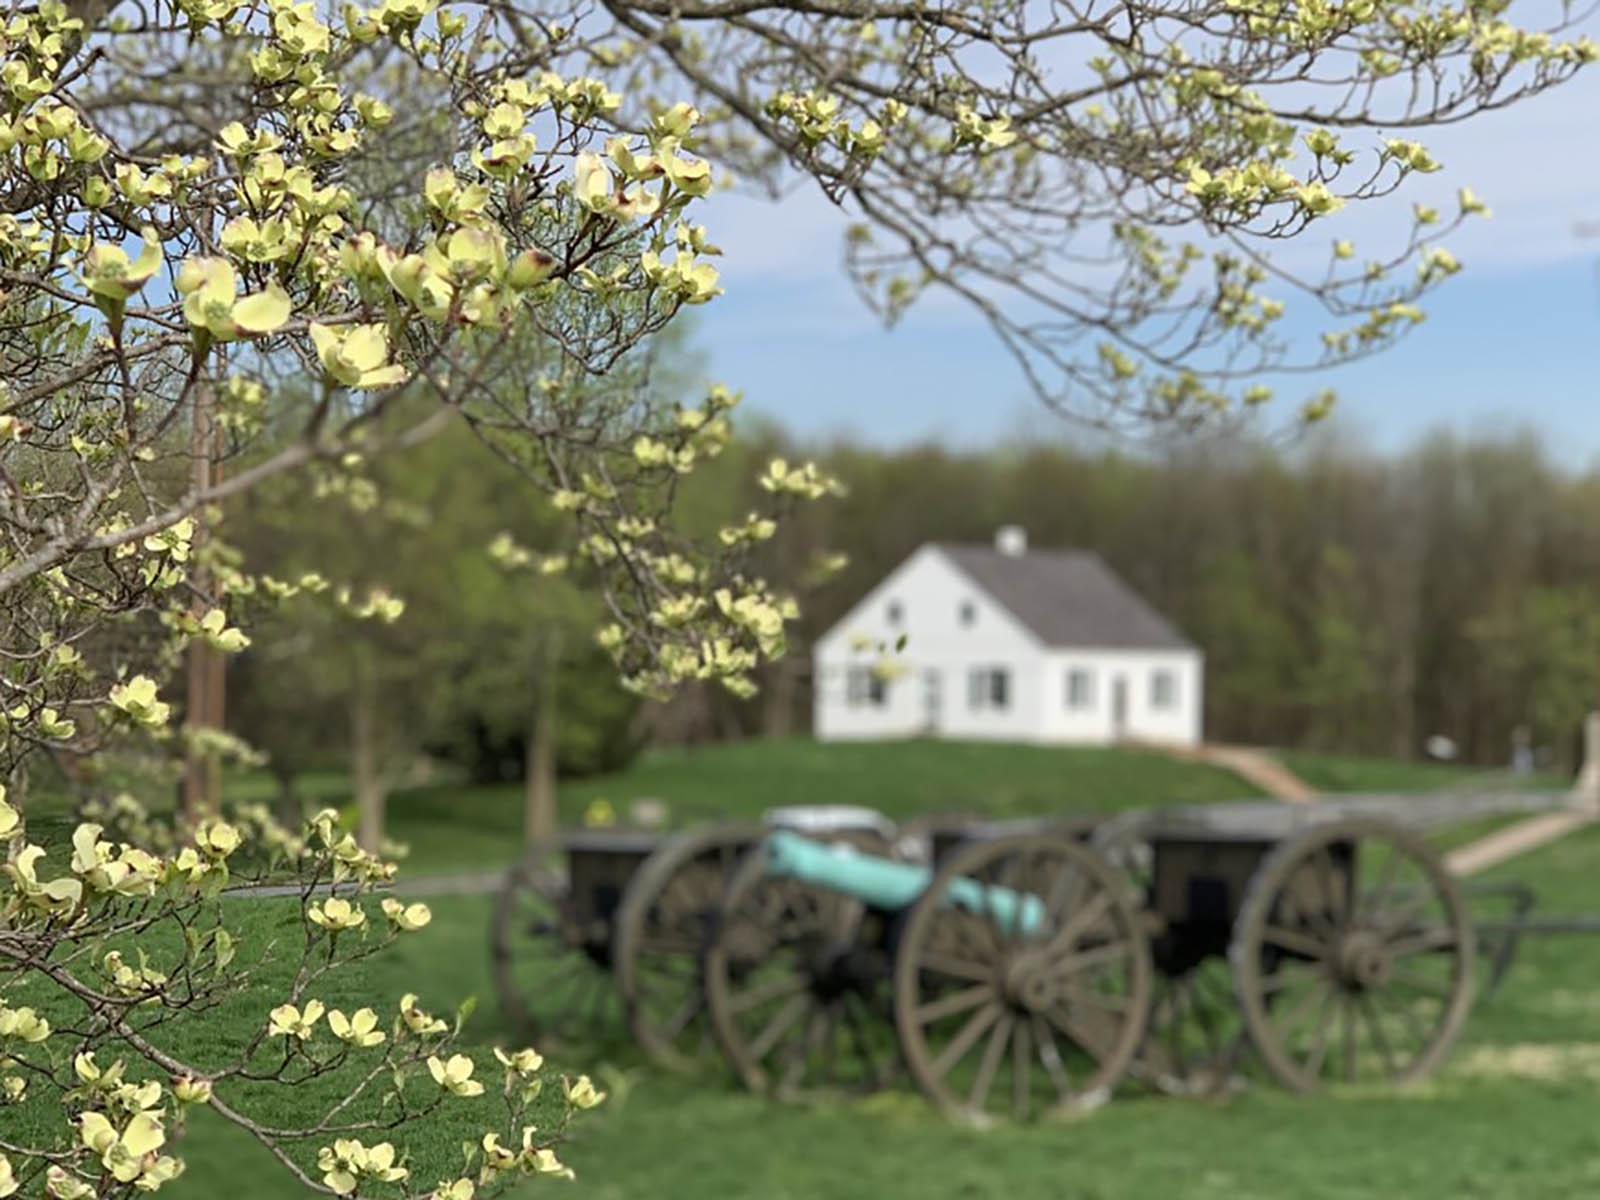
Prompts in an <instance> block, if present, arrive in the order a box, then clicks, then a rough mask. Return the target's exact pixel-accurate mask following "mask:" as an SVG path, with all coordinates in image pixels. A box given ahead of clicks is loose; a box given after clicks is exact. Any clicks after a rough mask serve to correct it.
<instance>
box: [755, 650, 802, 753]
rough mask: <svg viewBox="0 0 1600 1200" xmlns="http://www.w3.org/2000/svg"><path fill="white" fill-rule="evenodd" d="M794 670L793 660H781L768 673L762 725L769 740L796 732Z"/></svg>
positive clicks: (762, 709)
mask: <svg viewBox="0 0 1600 1200" xmlns="http://www.w3.org/2000/svg"><path fill="white" fill-rule="evenodd" d="M794 668H795V663H794V660H793V659H788V658H780V659H779V660H778V661H777V662H775V663H773V664H772V667H771V669H770V670H769V671H768V672H767V686H766V690H765V695H764V699H763V703H762V706H761V725H762V732H763V733H764V734H765V735H766V736H767V737H769V738H781V737H788V736H789V735H790V734H792V733H793V732H794V693H795V669H794Z"/></svg>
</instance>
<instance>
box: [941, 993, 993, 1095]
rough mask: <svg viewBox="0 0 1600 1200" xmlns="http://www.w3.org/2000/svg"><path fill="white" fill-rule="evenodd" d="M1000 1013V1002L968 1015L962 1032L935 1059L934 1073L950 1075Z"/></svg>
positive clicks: (987, 1005)
mask: <svg viewBox="0 0 1600 1200" xmlns="http://www.w3.org/2000/svg"><path fill="white" fill-rule="evenodd" d="M1000 1015H1001V1009H1000V1006H999V1005H998V1004H986V1005H984V1006H983V1007H982V1008H980V1009H979V1010H978V1011H977V1012H975V1013H973V1014H972V1016H970V1017H968V1018H967V1023H966V1024H965V1025H963V1026H962V1027H961V1030H960V1032H959V1033H957V1034H956V1036H955V1037H954V1038H953V1039H951V1041H950V1044H949V1045H947V1046H946V1047H945V1048H944V1050H943V1052H942V1053H941V1054H940V1055H939V1057H938V1058H936V1059H934V1060H933V1073H934V1074H935V1075H937V1076H940V1077H941V1078H942V1077H943V1076H945V1075H948V1074H949V1073H950V1068H951V1067H953V1066H955V1065H956V1063H958V1062H959V1061H961V1057H962V1055H964V1054H966V1052H967V1051H968V1050H970V1049H972V1046H973V1043H975V1042H976V1041H977V1040H978V1038H979V1037H981V1036H982V1035H983V1031H984V1030H986V1029H988V1028H989V1026H991V1025H993V1024H994V1023H995V1022H996V1021H998V1020H999V1019H1000Z"/></svg>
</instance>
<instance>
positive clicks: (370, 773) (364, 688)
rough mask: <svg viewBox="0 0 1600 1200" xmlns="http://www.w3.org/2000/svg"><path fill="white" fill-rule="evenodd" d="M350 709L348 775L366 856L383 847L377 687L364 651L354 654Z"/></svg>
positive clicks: (382, 785)
mask: <svg viewBox="0 0 1600 1200" xmlns="http://www.w3.org/2000/svg"><path fill="white" fill-rule="evenodd" d="M354 676H355V678H354V680H353V682H354V685H355V686H354V687H353V688H352V690H351V706H350V771H351V774H352V776H353V777H354V784H355V793H356V820H357V824H356V841H357V842H359V843H360V845H361V848H362V849H363V850H365V851H367V852H368V853H370V854H377V853H378V852H379V850H380V848H381V847H382V845H383V825H384V804H385V801H386V799H387V796H386V794H385V792H386V789H385V786H384V776H383V772H382V770H381V769H380V768H379V766H378V714H377V706H378V704H377V701H378V695H377V687H376V683H375V680H374V679H373V673H372V663H371V661H370V659H369V658H368V652H367V650H366V648H365V647H358V648H357V650H356V661H355V671H354Z"/></svg>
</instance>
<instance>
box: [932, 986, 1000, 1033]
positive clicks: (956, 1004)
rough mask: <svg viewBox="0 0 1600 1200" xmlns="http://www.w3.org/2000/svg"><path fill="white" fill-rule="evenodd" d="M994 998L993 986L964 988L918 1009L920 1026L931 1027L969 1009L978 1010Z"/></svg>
mask: <svg viewBox="0 0 1600 1200" xmlns="http://www.w3.org/2000/svg"><path fill="white" fill-rule="evenodd" d="M993 997H994V986H993V985H992V984H988V983H978V984H974V985H973V986H972V987H969V988H963V989H962V990H961V991H959V992H952V993H951V994H950V995H948V996H945V997H944V998H943V999H940V1000H934V1001H932V1002H931V1003H928V1004H924V1005H923V1006H922V1007H921V1008H919V1009H917V1012H916V1018H917V1021H918V1023H919V1024H922V1025H931V1024H933V1023H934V1022H935V1021H938V1020H941V1019H942V1018H944V1017H951V1016H954V1015H955V1014H956V1013H962V1012H966V1011H967V1010H968V1009H969V1008H976V1007H977V1006H978V1005H980V1004H982V1003H983V1002H984V1001H986V1000H990V999H992V998H993Z"/></svg>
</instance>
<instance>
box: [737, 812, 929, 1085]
mask: <svg viewBox="0 0 1600 1200" xmlns="http://www.w3.org/2000/svg"><path fill="white" fill-rule="evenodd" d="M828 840H838V839H831V838H830V839H828ZM844 840H848V841H850V842H852V843H854V844H857V845H859V846H860V847H861V848H862V849H864V850H866V851H867V852H869V853H883V852H884V851H886V850H887V846H886V845H885V844H884V843H883V841H882V839H881V838H874V837H871V836H864V835H861V834H851V835H847V836H846V837H845V839H844ZM887 941H888V930H887V925H886V922H885V918H884V917H883V916H882V914H878V913H875V912H873V911H871V910H870V909H868V908H866V907H865V906H864V905H862V904H861V903H860V902H859V901H856V900H853V899H851V898H850V897H848V896H844V895H842V894H840V893H838V892H835V891H831V890H829V889H826V888H820V887H813V886H811V885H809V884H805V883H801V882H800V881H798V880H795V879H780V878H774V877H772V876H769V875H768V874H767V872H766V864H765V863H764V862H763V860H762V857H761V856H760V855H759V854H750V855H747V856H746V857H745V859H744V861H743V862H742V863H741V864H740V866H739V868H738V869H737V870H736V871H735V872H734V874H733V878H732V879H731V880H730V882H729V885H728V891H727V893H726V895H725V897H724V902H723V910H722V916H721V919H720V920H719V922H718V926H717V934H716V936H715V938H714V939H713V940H712V943H711V947H710V949H709V950H708V951H707V953H706V963H705V987H706V1003H707V1006H708V1008H709V1010H710V1015H711V1026H712V1030H713V1032H714V1034H715V1035H716V1039H717V1043H718V1045H719V1046H721V1048H722V1051H723V1054H724V1055H725V1056H726V1058H727V1060H728V1064H729V1065H730V1066H731V1067H732V1068H733V1070H734V1073H735V1074H736V1075H737V1076H738V1077H739V1080H740V1082H741V1083H743V1084H744V1085H745V1086H746V1087H748V1088H749V1089H750V1090H752V1091H757V1092H766V1093H771V1094H774V1095H777V1096H780V1097H783V1098H786V1099H792V1098H796V1097H799V1096H802V1095H805V1094H807V1093H813V1092H866V1091H871V1090H874V1089H876V1088H880V1087H882V1086H884V1085H885V1084H887V1083H888V1082H889V1081H890V1080H891V1079H892V1078H893V1076H894V1074H895V1071H896V1069H897V1067H898V1054H897V1052H896V1049H895V1043H894V1031H893V1025H892V1024H891V1017H890V1005H889V965H890V964H889V954H888V950H887V948H886V947H887Z"/></svg>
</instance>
